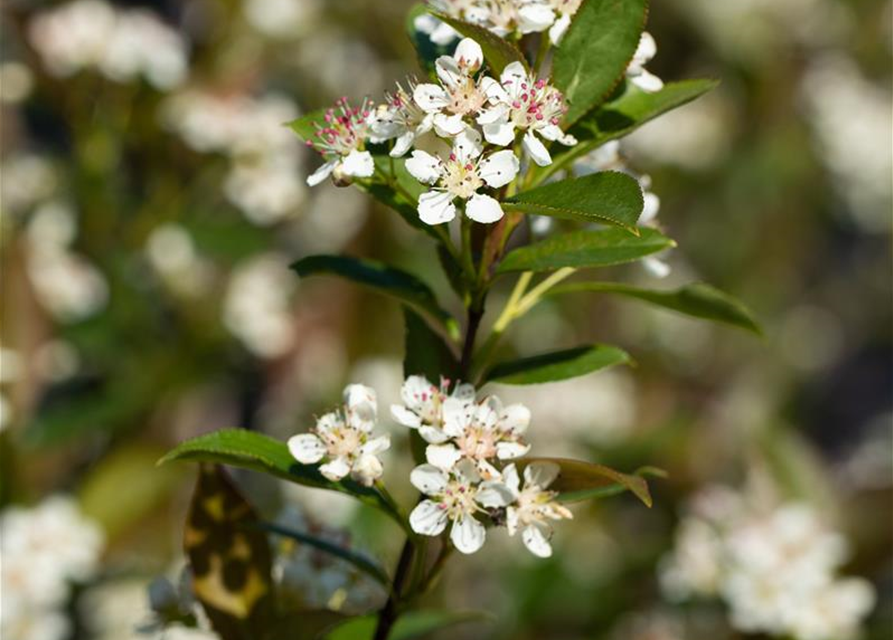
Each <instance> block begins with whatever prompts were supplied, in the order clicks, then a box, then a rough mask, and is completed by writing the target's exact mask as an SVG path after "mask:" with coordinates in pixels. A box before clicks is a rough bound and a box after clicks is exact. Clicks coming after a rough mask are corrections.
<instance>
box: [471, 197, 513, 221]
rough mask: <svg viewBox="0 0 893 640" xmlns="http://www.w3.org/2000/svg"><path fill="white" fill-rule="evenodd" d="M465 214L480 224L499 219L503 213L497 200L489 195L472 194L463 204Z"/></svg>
mask: <svg viewBox="0 0 893 640" xmlns="http://www.w3.org/2000/svg"><path fill="white" fill-rule="evenodd" d="M465 215H467V216H468V217H469V218H471V219H472V220H474V221H475V222H480V223H481V224H490V223H491V222H496V221H497V220H500V219H501V218H502V216H503V215H505V213H504V212H503V210H502V206H500V204H499V202H498V201H497V200H496V199H495V198H491V197H490V196H484V195H481V194H479V193H476V194H474V195H473V196H471V198H470V199H469V200H468V204H466V205H465Z"/></svg>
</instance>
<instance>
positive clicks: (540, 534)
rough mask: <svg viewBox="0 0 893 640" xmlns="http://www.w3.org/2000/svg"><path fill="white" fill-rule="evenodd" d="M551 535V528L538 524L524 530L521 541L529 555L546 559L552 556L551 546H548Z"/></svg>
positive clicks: (530, 525)
mask: <svg viewBox="0 0 893 640" xmlns="http://www.w3.org/2000/svg"><path fill="white" fill-rule="evenodd" d="M551 534H552V528H551V527H550V526H549V525H547V524H545V523H539V522H538V523H534V524H529V525H527V526H526V527H525V528H524V530H523V531H522V532H521V540H523V541H524V546H525V547H527V549H528V550H529V551H530V553H532V554H533V555H535V556H537V557H540V558H548V557H549V556H551V555H552V545H551V544H549V538H550V537H551Z"/></svg>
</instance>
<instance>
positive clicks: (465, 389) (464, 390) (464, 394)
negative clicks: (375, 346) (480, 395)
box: [452, 382, 475, 402]
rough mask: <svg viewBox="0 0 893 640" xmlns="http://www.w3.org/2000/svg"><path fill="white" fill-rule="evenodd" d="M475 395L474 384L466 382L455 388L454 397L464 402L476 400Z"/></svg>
mask: <svg viewBox="0 0 893 640" xmlns="http://www.w3.org/2000/svg"><path fill="white" fill-rule="evenodd" d="M474 395H475V390H474V385H473V384H468V383H467V382H466V383H464V384H460V385H459V386H458V387H456V388H455V389H453V394H452V397H453V398H456V399H457V400H462V401H463V402H474Z"/></svg>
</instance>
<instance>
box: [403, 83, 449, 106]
mask: <svg viewBox="0 0 893 640" xmlns="http://www.w3.org/2000/svg"><path fill="white" fill-rule="evenodd" d="M412 97H413V100H415V102H416V104H417V105H419V107H420V108H421V109H422V111H425V112H428V113H433V112H436V111H440V110H441V109H443V108H444V107H446V106H447V105H449V104H450V96H449V94H447V92H446V91H444V89H443V87H439V86H437V85H436V84H430V83H426V84H420V85H418V86H417V87H416V88H415V90H414V91H413V92H412Z"/></svg>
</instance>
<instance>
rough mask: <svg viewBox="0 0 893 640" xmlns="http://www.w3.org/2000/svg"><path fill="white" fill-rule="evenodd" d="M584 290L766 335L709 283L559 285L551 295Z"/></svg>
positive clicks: (746, 312) (745, 311)
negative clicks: (659, 286) (647, 286)
mask: <svg viewBox="0 0 893 640" xmlns="http://www.w3.org/2000/svg"><path fill="white" fill-rule="evenodd" d="M584 291H591V292H596V293H609V294H616V295H621V296H626V297H629V298H637V299H639V300H644V301H645V302H649V303H651V304H654V305H657V306H659V307H663V308H665V309H670V310H672V311H676V312H677V313H681V314H684V315H687V316H692V317H694V318H702V319H704V320H713V321H714V322H721V323H723V324H728V325H732V326H734V327H738V328H740V329H746V330H747V331H752V332H753V333H756V334H757V335H762V330H761V328H760V326H759V324H757V322H756V320H754V318H753V316H752V315H751V313H750V311H749V310H748V309H747V307H745V306H744V305H743V304H741V303H740V302H739V301H738V300H736V299H735V298H733V297H732V296H730V295H728V294H726V293H723V292H722V291H720V290H719V289H715V288H714V287H711V286H710V285H708V284H703V283H695V284H690V285H686V286H684V287H682V288H681V289H675V290H673V291H652V290H650V289H640V288H638V287H631V286H629V285H625V284H618V283H615V282H579V283H573V284H567V285H560V286H557V287H555V288H554V289H552V290H551V291H550V292H549V295H560V294H565V293H577V292H584Z"/></svg>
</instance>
